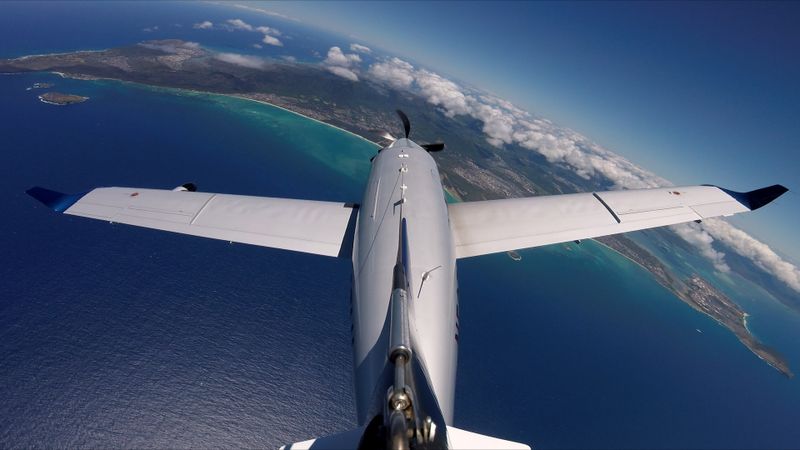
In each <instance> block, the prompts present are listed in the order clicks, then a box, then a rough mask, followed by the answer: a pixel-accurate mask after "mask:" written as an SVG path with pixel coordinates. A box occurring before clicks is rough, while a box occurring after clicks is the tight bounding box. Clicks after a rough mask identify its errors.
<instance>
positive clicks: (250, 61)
mask: <svg viewBox="0 0 800 450" xmlns="http://www.w3.org/2000/svg"><path fill="white" fill-rule="evenodd" d="M214 58H215V59H218V60H220V61H224V62H226V63H229V64H235V65H237V66H242V67H249V68H251V69H262V68H264V66H266V61H264V60H263V59H261V58H259V57H257V56H249V55H240V54H239V53H217V54H215V55H214Z"/></svg>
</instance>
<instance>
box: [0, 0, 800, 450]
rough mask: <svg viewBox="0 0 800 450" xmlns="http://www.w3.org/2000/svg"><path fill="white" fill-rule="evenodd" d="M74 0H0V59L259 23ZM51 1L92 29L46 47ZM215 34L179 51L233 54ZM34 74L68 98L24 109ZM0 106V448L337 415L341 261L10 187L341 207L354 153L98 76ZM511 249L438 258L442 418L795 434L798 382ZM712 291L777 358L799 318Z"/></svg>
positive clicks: (546, 432)
mask: <svg viewBox="0 0 800 450" xmlns="http://www.w3.org/2000/svg"><path fill="white" fill-rule="evenodd" d="M78 5H79V6H80V7H79V8H77V9H75V8H73V9H70V10H69V11H65V10H66V9H68V8H67V7H66V6H65V5H64V4H60V3H57V4H49V6H47V7H48V8H51V9H50V10H48V11H47V12H46V13H45V12H43V11H42V10H41V8H43V7H42V6H41V5H32V6H27V5H26V4H13V5H10V6H9V5H6V4H4V5H0V43H2V44H0V56H18V55H20V54H25V53H27V52H31V53H42V52H47V51H68V50H75V49H79V48H104V47H109V46H113V45H120V44H127V43H131V42H136V41H139V40H142V39H146V38H148V36H147V35H146V34H143V32H142V31H141V28H142V27H145V26H153V25H156V24H157V23H155V22H153V21H154V20H155V18H161V19H159V20H161V22H160V23H162V26H166V24H167V21H169V23H172V24H173V25H174V23H181V24H182V27H174V30H172V31H171V33H172V34H170V36H163V37H184V36H183V35H182V34H181V33H183V32H184V31H185V32H186V33H193V31H190V30H186V28H188V27H187V25H189V24H190V23H192V22H195V21H200V20H204V19H207V18H211V17H216V18H220V20H221V18H226V17H227V18H237V17H239V18H243V19H246V20H249V21H253V22H259V23H263V24H266V25H270V24H271V22H270V21H271V20H273V19H271V18H270V19H268V18H264V16H260V15H248V13H246V12H241V11H238V10H237V11H235V13H228V10H226V9H224V7H219V6H214V5H186V4H167V5H164V6H157V5H154V4H150V3H148V4H147V5H146V6H136V5H129V4H126V5H124V8H125V9H126V11H125V12H126V14H125V15H122V14H119V15H114V16H113V19H109V20H101V19H100V18H101V17H107V16H109V10H110V9H112V8H113V7H112V6H109V5H107V4H95V3H89V4H78ZM37 8H38V10H37ZM159 8H162V9H161V10H160V9H159ZM76 10H77V11H78V12H75V11H76ZM93 12H94V15H92V13H93ZM12 13H13V15H12ZM56 13H60V14H62V15H61V17H64V14H67V17H73V16H69V14H73V15H74V17H75V21H76V22H75V23H73V25H75V24H78V25H80V27H81V28H82V29H87V30H91V29H95V30H99V31H88V32H86V33H69V34H68V37H66V38H65V39H63V40H62V39H59V38H58V36H60V35H61V33H62V32H64V31H65V30H64V27H67V25H69V24H70V22H69V21H65V20H62V21H61V22H58V21H57V20H56V18H57V14H56ZM228 16H230V17H228ZM10 17H15V18H16V19H15V20H11V19H10ZM11 22H14V24H15V25H14V26H13V27H12V26H11V25H9V24H10V23H11ZM56 22H58V23H56ZM26 24H27V25H26ZM43 24H44V25H47V24H53V27H52V28H48V27H46V26H42V25H43ZM65 24H66V25H65ZM34 25H37V26H34ZM279 25H281V26H284V27H285V28H286V29H287V30H290V29H292V28H290V25H284V24H282V23H280V24H279ZM21 29H25V30H26V31H25V33H27V34H26V35H25V36H29V37H30V39H27V38H26V39H22V38H21V37H20V35H19V34H18V33H22V31H20V30H21ZM298 29H299V28H298ZM35 30H39V31H35ZM175 30H177V31H175ZM180 30H184V31H180ZM298 32H299V31H298ZM324 36H327V35H326V34H322V33H321V34H318V35H314V36H312V37H308V38H307V41H308V42H312V41H313V42H317V41H320V42H321V41H322V40H323V37H324ZM222 38H224V40H223V41H221V42H204V41H201V43H203V44H204V45H209V46H213V45H216V46H220V47H223V46H231V47H234V46H235V45H237V43H236V42H232V41H231V40H230V39H233V38H231V37H229V36H227V35H225V36H222ZM198 39H199V38H198ZM198 39H195V40H198ZM297 39H298V40H300V38H299V37H298V38H297ZM345 39H346V38H345ZM304 45H305V44H304ZM308 45H311V44H308ZM319 45H320V46H321V47H324V45H323V44H321V43H320V44H319ZM287 47H289V46H288V45H287ZM303 48H304V50H303V52H305V51H306V50H307V49H306V47H303ZM287 51H288V50H287ZM34 82H52V83H55V84H56V87H55V88H54V89H58V90H59V91H64V92H69V93H75V94H80V95H85V96H88V97H90V100H89V101H88V102H86V103H82V104H78V105H73V106H70V107H57V106H52V105H46V104H43V103H41V102H39V101H38V100H37V99H36V95H37V91H35V90H32V91H26V88H27V87H29V86H31V85H32V84H33V83H34ZM0 98H2V99H3V105H2V107H1V108H0V136H2V137H3V140H2V142H3V144H2V151H0V158H1V159H0V167H3V168H4V169H5V170H4V171H3V177H0V194H2V195H3V198H4V201H3V205H4V207H5V214H4V220H3V221H2V222H1V223H0V249H2V254H3V258H2V263H1V264H0V293H2V294H0V337H2V339H0V399H2V401H0V446H2V447H137V448H138V447H150V448H165V447H277V446H279V445H281V444H285V443H290V442H293V441H297V440H303V439H307V438H310V437H313V436H319V435H325V434H330V433H334V432H337V431H343V430H347V429H350V428H352V427H354V426H355V425H356V424H355V405H354V401H353V378H352V356H351V352H350V337H349V326H350V324H349V318H348V295H349V288H350V286H349V282H350V264H349V262H347V261H344V260H335V259H329V258H324V257H317V256H313V255H303V254H295V253H292V252H286V251H282V250H272V249H264V248H258V247H252V246H246V245H238V244H234V245H231V244H228V243H226V242H219V241H212V240H206V239H200V238H192V237H188V236H180V235H174V234H170V233H163V232H157V231H152V230H144V229H136V228H133V227H127V226H124V225H109V224H106V223H101V222H97V221H91V220H86V219H81V218H73V217H67V216H61V215H57V214H53V213H52V212H50V211H48V210H46V209H45V208H43V207H42V206H41V205H39V204H38V203H37V202H35V201H34V200H33V199H31V198H30V197H28V196H27V195H25V193H24V191H25V189H27V188H29V187H31V186H33V185H42V186H45V187H49V188H52V189H57V190H61V191H66V192H81V191H85V190H87V189H90V188H92V187H94V186H109V185H122V186H126V185H127V186H143V187H153V188H164V189H171V188H173V187H175V186H177V185H180V184H183V183H185V182H189V181H191V182H194V183H196V184H197V185H198V186H199V189H200V190H203V191H211V192H227V193H237V194H250V195H264V196H275V197H296V198H308V199H320V200H335V201H355V202H359V201H360V197H361V192H362V189H363V185H364V182H365V180H366V174H367V173H368V170H369V157H370V156H371V155H372V154H374V152H375V149H374V147H373V146H372V145H371V144H369V143H367V142H365V141H363V140H361V139H359V138H357V137H354V136H352V135H350V134H348V133H345V132H342V131H339V130H336V129H334V128H331V127H328V126H325V125H322V124H319V123H317V122H314V121H312V120H308V119H305V118H302V117H300V116H297V115H295V114H292V113H289V112H286V111H283V110H281V109H279V108H274V107H270V106H267V105H263V104H259V103H255V102H251V101H247V100H242V99H235V98H230V97H224V96H219V95H210V94H200V93H190V92H184V91H176V90H170V89H154V88H148V87H143V86H138V85H134V84H129V83H121V82H114V81H79V80H70V79H62V78H60V77H58V76H56V75H52V74H26V75H14V76H0ZM520 254H521V255H522V261H519V262H515V261H512V260H511V259H510V258H509V257H508V256H506V255H505V254H499V255H490V256H485V257H477V258H469V259H465V260H461V261H459V265H458V270H459V272H458V275H459V282H460V315H461V320H460V325H461V335H460V353H459V373H458V381H457V387H456V417H455V423H456V426H459V427H461V428H465V429H468V430H472V431H476V432H481V433H486V434H491V435H495V436H498V437H502V438H506V439H511V440H516V441H521V442H527V443H530V444H533V445H534V446H535V447H536V448H644V447H646V448H733V447H736V448H765V447H772V448H791V447H798V446H800V427H797V423H800V383H799V382H798V380H797V379H787V378H784V377H783V376H781V375H780V374H779V373H778V372H777V371H775V370H774V369H772V368H770V367H769V366H768V365H766V364H765V363H763V362H762V361H759V360H758V359H757V358H756V357H755V356H754V355H753V354H752V353H750V352H749V351H748V350H747V349H746V348H745V347H744V346H743V345H741V344H740V343H739V342H738V340H737V339H736V338H735V336H733V335H732V334H731V333H729V332H728V331H726V330H725V329H723V328H722V327H720V326H719V325H717V324H716V323H715V322H714V321H713V320H711V319H710V318H708V317H706V316H703V315H702V314H699V313H697V312H695V311H694V310H692V309H691V308H690V307H688V306H687V305H685V304H683V303H682V302H681V301H679V300H678V299H677V298H675V297H674V296H673V295H672V294H671V293H670V292H669V291H667V290H666V289H664V288H663V287H661V286H659V285H658V284H657V283H656V282H655V280H654V279H653V278H652V277H651V276H650V275H649V274H648V273H647V272H645V271H644V270H643V269H641V268H640V267H639V266H637V265H635V264H633V263H631V262H630V261H628V260H626V259H625V258H623V257H621V256H619V255H617V254H616V253H614V252H612V251H609V250H607V249H605V248H603V247H602V246H600V245H598V244H595V243H593V242H591V241H585V242H583V243H582V244H580V245H576V244H568V245H556V246H550V247H544V248H538V249H531V250H524V251H521V252H520ZM687 258H689V256H687ZM695 264H696V265H697V266H698V267H700V266H702V263H701V262H700V261H697V262H695ZM711 275H712V276H713V274H711ZM723 288H724V289H725V290H726V292H728V293H729V294H732V295H734V296H735V297H734V298H735V299H736V300H737V301H740V302H741V303H742V304H744V305H745V307H746V309H747V310H748V311H749V312H750V313H751V315H752V316H751V318H750V326H751V328H752V329H753V331H754V332H755V333H756V334H757V335H758V337H759V338H761V339H763V340H764V341H765V342H767V343H768V344H770V345H773V346H775V347H776V348H778V349H779V350H780V351H781V352H783V353H784V354H785V355H786V356H787V358H788V359H789V361H790V365H791V367H792V368H793V369H794V370H795V371H798V370H800V354H798V346H797V342H800V339H798V338H800V327H798V324H800V320H798V315H797V314H796V313H792V312H789V311H787V310H786V309H785V308H783V307H781V306H780V305H777V304H776V303H775V302H774V301H773V300H770V299H769V297H768V294H766V293H765V292H763V291H762V290H760V289H759V288H758V287H757V286H752V285H746V284H744V283H743V282H741V281H740V280H731V281H730V282H729V284H727V285H724V286H723ZM698 330H699V331H698Z"/></svg>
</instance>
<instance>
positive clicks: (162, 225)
mask: <svg viewBox="0 0 800 450" xmlns="http://www.w3.org/2000/svg"><path fill="white" fill-rule="evenodd" d="M28 193H29V194H31V195H32V196H34V197H36V198H37V199H39V200H41V201H42V202H43V203H45V204H47V205H48V206H50V207H51V208H53V209H56V210H59V209H57V207H58V208H60V210H61V211H63V212H64V213H65V214H69V215H74V216H81V217H88V218H92V219H100V220H107V221H109V222H114V223H123V224H128V225H134V226H140V227H145V228H152V229H157V230H165V231H172V232H175V233H182V234H189V235H193V236H202V237H207V238H212V239H221V240H226V241H231V242H239V243H245V244H252V245H259V246H262V247H273V248H280V249H285V250H294V251H300V252H306V253H314V254H319V255H326V256H340V255H341V256H349V255H347V254H346V253H347V248H345V247H346V246H347V245H348V242H349V241H350V238H349V234H352V232H353V228H354V227H355V216H356V212H357V207H356V206H355V205H352V204H345V203H335V202H319V201H312V200H294V199H283V198H270V197H254V196H244V195H228V194H212V193H204V192H190V191H167V190H158V189H139V188H126V187H109V188H97V189H94V190H92V191H90V192H88V193H86V194H85V195H83V196H80V197H78V198H77V199H76V198H74V196H66V195H64V194H58V193H56V192H54V191H49V190H46V189H42V188H33V189H31V190H29V191H28ZM59 196H61V197H59ZM67 198H68V199H69V201H71V202H72V203H71V204H69V205H67V200H65V199H67ZM45 200H46V201H45ZM73 200H74V201H73Z"/></svg>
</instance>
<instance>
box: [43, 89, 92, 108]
mask: <svg viewBox="0 0 800 450" xmlns="http://www.w3.org/2000/svg"><path fill="white" fill-rule="evenodd" d="M86 100H89V97H82V96H80V95H74V94H62V93H61V92H45V93H44V94H42V95H40V96H39V101H41V102H42V103H47V104H48V105H59V106H64V105H73V104H75V103H83V102H85V101H86Z"/></svg>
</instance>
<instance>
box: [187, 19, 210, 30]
mask: <svg viewBox="0 0 800 450" xmlns="http://www.w3.org/2000/svg"><path fill="white" fill-rule="evenodd" d="M192 28H194V29H196V30H210V29H212V28H214V24H213V23H212V22H210V21H208V20H206V21H203V22H200V23H196V24H194V25H192Z"/></svg>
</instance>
